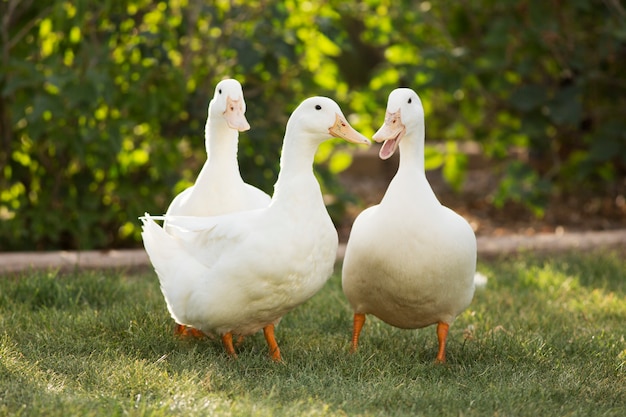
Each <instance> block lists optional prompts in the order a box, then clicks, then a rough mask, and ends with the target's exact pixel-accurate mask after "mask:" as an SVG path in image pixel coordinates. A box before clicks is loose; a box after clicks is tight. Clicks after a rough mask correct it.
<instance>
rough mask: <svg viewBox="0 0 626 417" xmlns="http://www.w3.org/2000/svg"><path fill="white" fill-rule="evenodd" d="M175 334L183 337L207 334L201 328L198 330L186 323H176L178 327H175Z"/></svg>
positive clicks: (200, 336)
mask: <svg viewBox="0 0 626 417" xmlns="http://www.w3.org/2000/svg"><path fill="white" fill-rule="evenodd" d="M174 334H176V335H178V336H182V337H195V338H202V337H204V336H206V335H205V334H204V333H203V332H202V331H201V330H198V329H196V328H194V327H189V326H185V325H184V324H178V323H176V327H175V328H174Z"/></svg>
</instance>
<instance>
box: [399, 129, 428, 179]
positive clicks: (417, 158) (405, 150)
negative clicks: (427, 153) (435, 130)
mask: <svg viewBox="0 0 626 417" xmlns="http://www.w3.org/2000/svg"><path fill="white" fill-rule="evenodd" d="M424 135H425V131H424V126H419V127H418V128H417V129H416V130H415V131H413V132H411V136H410V137H404V138H402V140H401V141H400V165H399V166H398V174H401V173H402V174H403V175H418V176H422V177H424V178H426V174H425V172H424ZM405 172H406V174H404V173H405ZM398 174H397V175H398Z"/></svg>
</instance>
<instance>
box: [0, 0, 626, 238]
mask: <svg viewBox="0 0 626 417" xmlns="http://www.w3.org/2000/svg"><path fill="white" fill-rule="evenodd" d="M0 16H1V17H0V20H1V24H2V28H1V31H0V36H1V49H2V51H1V60H2V61H1V66H0V140H1V141H2V147H1V149H0V250H41V249H93V248H119V247H135V246H138V245H140V244H141V243H140V236H139V230H140V223H139V221H138V220H137V216H139V215H141V214H142V213H144V212H145V211H149V212H151V213H161V212H163V211H164V210H165V209H166V208H167V205H168V204H169V202H170V201H171V199H172V198H173V196H174V195H175V194H176V193H178V192H180V191H181V190H183V189H184V188H185V187H187V186H189V185H190V184H192V183H193V181H194V180H195V177H196V175H197V172H198V171H199V169H200V167H201V165H202V163H203V162H204V160H205V159H206V154H205V147H204V123H205V120H206V112H207V105H208V101H209V99H210V97H211V96H212V94H213V88H214V86H215V84H216V83H217V82H218V81H219V80H220V79H222V78H228V77H232V78H236V79H238V80H239V81H240V82H241V83H242V84H243V87H244V94H245V99H246V103H247V108H248V110H247V113H246V117H247V118H248V120H249V122H250V124H251V126H252V129H251V130H250V131H249V132H246V133H243V134H241V135H240V148H239V159H240V167H241V171H242V175H243V177H244V179H245V180H246V181H247V182H250V183H252V184H254V185H256V186H259V187H260V188H263V189H264V190H265V191H267V192H270V193H271V192H272V185H273V183H274V181H275V180H276V176H277V170H278V158H279V154H280V147H281V143H282V137H283V133H284V127H285V124H286V121H287V119H288V117H289V114H290V113H291V111H292V110H293V109H294V108H295V107H296V106H297V105H298V103H299V102H300V101H301V100H303V99H304V98H306V97H308V96H312V95H326V96H329V97H331V98H333V99H335V100H336V101H337V102H338V103H339V104H340V106H341V107H342V109H343V111H344V113H345V114H346V115H348V117H349V120H350V123H352V124H353V125H354V126H355V127H356V128H357V129H359V130H360V131H361V132H362V133H363V134H365V135H367V136H371V135H372V134H373V132H374V131H375V129H377V128H378V127H379V126H380V124H381V123H382V121H383V117H384V109H385V103H386V99H387V96H388V94H389V92H390V91H391V90H393V89H394V88H396V87H399V86H407V87H411V88H413V89H414V90H416V91H417V92H418V94H419V95H420V96H421V98H422V102H423V103H424V107H425V114H426V126H427V128H426V130H427V144H428V149H427V152H426V165H427V168H428V169H430V170H433V178H434V180H436V179H437V178H440V179H441V180H442V182H441V183H442V184H443V185H442V187H443V188H442V190H443V191H442V193H443V192H444V191H445V192H446V193H447V192H449V193H451V194H450V195H451V196H452V197H450V201H452V202H454V201H456V202H462V201H463V199H462V198H455V197H454V195H455V194H454V192H455V191H456V192H457V193H459V192H461V191H462V190H464V189H467V188H468V187H469V188H470V189H471V186H472V182H475V181H479V179H478V178H475V177H472V176H471V175H469V174H470V173H471V172H472V170H474V171H475V170H476V168H480V169H481V170H482V172H483V174H484V175H486V176H487V177H488V179H489V180H490V181H489V184H490V186H489V187H487V188H485V189H481V190H478V191H477V192H476V193H475V194H479V195H480V199H479V200H477V199H476V198H477V197H476V195H474V197H473V200H472V201H473V203H472V204H469V205H468V204H464V205H463V206H462V207H460V210H462V211H463V210H464V212H463V214H464V215H468V216H471V215H472V211H473V210H474V211H478V210H481V212H485V213H487V215H488V216H491V217H494V216H495V217H498V218H506V217H507V216H509V217H511V216H515V215H517V214H515V213H522V214H523V216H527V217H523V218H524V219H525V221H528V219H531V220H532V219H542V218H544V217H545V216H546V215H547V214H549V213H551V207H553V206H554V205H555V204H556V202H557V201H561V202H563V201H566V202H567V201H571V204H570V207H571V210H572V211H576V212H578V213H579V220H580V223H583V225H584V219H585V216H586V215H589V216H590V215H591V214H594V215H595V216H596V217H597V216H603V217H604V218H606V219H608V222H607V223H606V224H600V225H595V226H597V227H600V228H610V227H615V226H616V225H618V226H619V225H621V226H626V224H624V222H625V220H624V219H625V218H626V203H625V202H624V190H625V189H626V184H625V180H624V177H625V173H626V118H625V117H624V109H625V108H626V77H624V74H626V59H625V57H626V11H625V10H624V7H623V6H622V4H621V3H620V2H619V1H617V0H604V1H597V0H596V1H592V0H577V1H572V2H567V5H564V4H562V3H561V2H537V1H531V0H526V1H524V0H504V1H502V0H499V1H492V0H478V1H471V2H427V1H424V2H419V1H395V0H394V1H371V0H363V1H335V0H329V1H321V2H312V1H301V0H291V1H280V2H279V1H208V2H207V1H202V0H172V1H150V0H129V1H123V0H117V1H116V0H114V1H106V2H95V1H88V0H73V1H71V2H70V1H66V0H50V1H47V2H43V1H36V0H0ZM355 149H356V147H354V146H349V145H340V144H338V143H337V142H333V141H330V142H327V143H326V144H324V145H323V146H322V147H321V148H320V150H319V152H318V155H317V158H316V162H317V166H316V172H317V173H318V176H319V178H320V181H321V182H322V186H323V189H324V191H325V193H326V194H327V197H328V202H329V210H330V211H331V214H332V216H333V219H334V221H335V222H336V224H337V225H338V227H340V228H341V227H345V225H346V224H349V221H350V216H351V215H353V214H354V212H355V211H358V210H360V209H362V208H363V207H364V206H365V205H367V204H371V201H369V200H375V199H376V196H377V195H378V194H377V193H378V192H380V190H378V189H376V190H374V192H373V196H368V195H367V192H366V191H367V188H368V186H367V185H368V184H371V187H372V189H374V188H375V187H377V186H380V184H378V185H377V183H376V181H375V180H376V178H374V179H372V178H369V179H367V178H363V182H362V186H361V187H360V188H359V187H358V184H357V186H354V180H353V179H352V180H351V179H350V178H349V176H347V173H349V170H350V167H351V163H352V161H353V158H360V157H362V156H359V155H358V154H357V155H356V156H355V155H354V152H355ZM468 150H472V154H471V155H470V154H469V153H468V152H469V151H468ZM361 152H362V153H363V151H361ZM374 154H375V150H374ZM365 160H366V161H370V162H368V164H371V167H372V168H371V171H372V174H371V175H373V176H375V175H380V176H383V177H384V178H383V180H382V182H383V183H384V182H385V181H388V178H387V176H388V175H392V174H393V170H391V174H389V173H388V172H387V173H386V174H384V175H383V174H380V172H381V169H380V168H379V167H378V165H377V164H378V162H377V161H376V160H375V159H365ZM372 161H373V162H372ZM392 163H393V162H392ZM472 164H474V165H472ZM475 164H478V165H479V166H478V167H476V166H475ZM367 166H369V165H366V167H367ZM354 168H356V165H355V166H354ZM346 170H347V171H346ZM366 171H367V169H366ZM383 171H385V170H384V169H383ZM387 171H389V170H388V169H387ZM361 177H362V176H360V177H359V178H361ZM341 178H343V180H340V179H341ZM368 181H370V182H368ZM346 184H352V185H353V186H354V187H356V188H358V191H359V192H356V191H355V189H354V188H350V187H346ZM363 184H365V185H366V187H363ZM383 187H384V185H383ZM364 188H365V192H364ZM383 191H384V189H383ZM481 193H482V194H481ZM457 195H458V194H457ZM589 201H592V202H593V201H596V202H597V204H596V205H595V206H593V207H591V208H589V205H588V204H587V205H584V204H583V205H582V206H581V205H580V204H581V202H582V203H585V202H589ZM466 203H467V202H466ZM459 204H460V203H459ZM562 205H563V204H561V206H562ZM566 206H567V205H566ZM594 207H595V208H594ZM585 210H587V212H585ZM589 210H591V211H589ZM594 210H595V211H594ZM585 213H587V214H585ZM568 215H569V214H568ZM473 226H474V227H475V229H476V230H477V233H481V231H482V229H481V225H480V221H479V220H475V221H474V222H473Z"/></svg>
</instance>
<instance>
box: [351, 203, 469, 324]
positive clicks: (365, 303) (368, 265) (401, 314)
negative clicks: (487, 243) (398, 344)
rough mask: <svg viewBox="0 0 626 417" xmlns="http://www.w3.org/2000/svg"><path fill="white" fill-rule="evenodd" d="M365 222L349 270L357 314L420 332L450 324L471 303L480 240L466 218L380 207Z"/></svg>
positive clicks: (442, 210)
mask: <svg viewBox="0 0 626 417" xmlns="http://www.w3.org/2000/svg"><path fill="white" fill-rule="evenodd" d="M403 207H404V208H406V206H403ZM360 217H361V216H360ZM359 220H362V221H359V222H355V225H354V228H353V231H352V235H351V236H350V241H349V243H348V248H347V251H346V258H345V262H344V270H343V288H344V292H345V294H346V297H347V298H348V300H349V301H350V302H351V304H352V306H353V308H354V309H355V311H357V312H364V313H371V314H374V315H376V316H377V317H379V318H381V319H382V320H384V321H386V322H388V323H390V324H392V325H394V326H397V327H403V328H419V327H424V326H427V325H430V324H433V323H435V322H437V321H446V322H450V321H451V320H453V319H454V317H456V315H457V314H458V313H460V312H461V311H463V310H464V309H465V308H466V307H467V305H469V303H470V302H471V299H472V296H473V275H474V271H475V267H476V239H475V236H474V233H473V231H472V229H471V227H470V226H469V225H468V224H467V222H466V221H465V220H464V219H463V218H462V217H460V216H458V215H457V214H456V213H454V212H453V211H451V210H449V209H447V208H446V207H443V206H439V208H438V209H437V210H429V211H422V212H420V211H419V210H418V211H415V210H413V211H411V210H409V211H403V210H402V209H398V210H387V209H386V208H385V207H382V208H381V207H380V206H379V207H378V208H376V209H375V210H372V211H371V212H370V213H367V215H366V216H365V217H364V218H363V219H359Z"/></svg>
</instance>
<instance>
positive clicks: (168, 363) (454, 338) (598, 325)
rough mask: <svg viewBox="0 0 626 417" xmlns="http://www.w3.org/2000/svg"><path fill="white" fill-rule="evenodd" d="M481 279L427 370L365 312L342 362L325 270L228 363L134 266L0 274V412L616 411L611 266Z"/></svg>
mask: <svg viewBox="0 0 626 417" xmlns="http://www.w3.org/2000/svg"><path fill="white" fill-rule="evenodd" d="M479 270H481V271H482V272H483V273H485V274H486V275H487V276H488V277H489V279H490V280H489V283H488V286H487V288H486V289H484V290H480V291H478V292H477V293H476V296H475V298H474V301H473V303H472V305H471V306H470V308H469V309H468V310H467V311H466V312H465V313H464V314H462V315H461V316H460V317H459V318H458V319H457V321H456V322H455V323H454V325H453V326H452V328H451V331H450V337H449V343H448V350H447V353H448V364H446V365H436V364H435V363H434V358H435V355H436V348H437V346H436V336H435V329H434V327H430V328H426V329H423V330H419V331H407V330H399V329H395V328H392V327H390V326H388V325H385V324H384V323H382V322H380V321H378V320H376V319H374V318H372V317H369V318H368V320H367V322H366V325H365V328H364V330H363V333H362V336H361V343H360V350H359V352H358V353H357V354H356V355H350V354H349V353H348V349H349V337H350V332H351V316H352V313H351V311H350V308H349V306H348V304H347V301H346V300H345V298H344V296H343V294H342V292H341V282H340V277H339V275H336V276H334V277H333V278H332V279H331V280H330V281H329V283H328V284H327V285H326V286H325V288H324V289H323V291H322V292H320V293H319V294H318V295H317V296H315V297H314V298H313V299H312V300H310V301H309V302H308V303H306V304H305V305H303V306H301V307H300V308H298V309H296V310H294V311H293V312H291V313H290V314H288V315H287V316H286V317H285V318H284V320H283V321H282V323H281V325H280V326H279V327H278V330H277V338H278V342H279V344H280V347H281V350H282V353H283V356H284V359H285V362H284V363H282V364H275V363H273V362H271V361H270V360H269V358H268V356H267V348H266V345H265V341H264V339H263V337H262V335H261V334H258V335H255V336H252V337H249V338H248V339H246V341H245V342H244V344H243V345H242V346H241V347H240V348H239V359H238V360H231V359H229V358H228V357H227V356H226V354H225V353H224V351H223V349H222V347H221V345H220V343H219V342H218V341H212V340H200V341H197V340H180V339H177V338H175V337H173V335H172V329H173V322H172V320H171V319H170V318H169V315H168V313H167V310H166V308H165V303H164V301H163V299H162V296H161V293H160V291H159V288H158V283H157V279H156V276H155V275H154V274H153V273H152V272H146V273H139V274H138V273H113V272H84V273H82V272H81V273H78V274H70V275H59V274H55V273H30V274H25V275H24V276H22V277H18V278H14V277H0V415H18V416H39V415H46V416H70V415H80V416H115V415H120V416H121V415H128V416H161V415H162V416H166V415H167V416H169V415H185V416H205V415H235V416H236V415H245V416H248V415H257V416H280V415H284V416H292V415H310V416H345V415H350V416H352V415H363V416H401V415H407V416H416V415H435V416H460V415H462V416H487V415H499V416H507V415H514V416H533V417H537V416H594V415H596V416H622V415H624V410H626V341H625V340H624V338H625V334H626V261H625V260H624V259H622V258H621V257H620V256H618V255H615V254H614V255H606V254H605V255H600V254H588V255H581V254H571V255H568V256H560V257H558V258H551V259H538V258H531V257H524V256H520V257H515V258H511V259H508V260H500V261H493V262H488V263H482V264H481V265H479Z"/></svg>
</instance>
